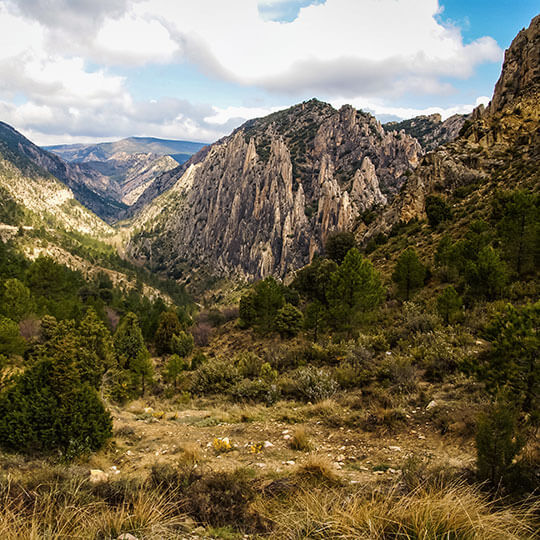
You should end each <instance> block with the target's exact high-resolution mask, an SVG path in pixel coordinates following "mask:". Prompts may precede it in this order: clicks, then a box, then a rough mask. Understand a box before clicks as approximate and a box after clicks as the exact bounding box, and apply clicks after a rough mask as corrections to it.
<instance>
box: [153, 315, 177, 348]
mask: <svg viewBox="0 0 540 540" xmlns="http://www.w3.org/2000/svg"><path fill="white" fill-rule="evenodd" d="M181 331H182V325H181V324H180V320H179V319H178V315H177V314H176V312H174V311H172V310H169V311H165V312H163V313H162V314H161V315H160V316H159V323H158V327H157V330H156V335H155V339H154V341H155V344H156V350H157V353H158V354H171V353H173V352H174V351H173V350H172V347H171V345H172V339H173V336H174V335H177V336H178V335H179V334H180V332H181Z"/></svg>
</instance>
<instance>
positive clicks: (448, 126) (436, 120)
mask: <svg viewBox="0 0 540 540" xmlns="http://www.w3.org/2000/svg"><path fill="white" fill-rule="evenodd" d="M468 117H469V115H466V114H455V115H453V116H450V118H447V119H446V120H445V121H444V122H443V120H442V117H441V115H440V114H430V115H428V116H416V117H415V118H411V119H409V120H403V121H402V122H388V123H387V124H384V125H383V128H384V129H385V130H386V131H396V132H398V133H399V132H403V133H406V134H407V135H410V136H411V137H414V138H416V139H417V140H418V142H419V143H420V145H421V146H422V148H423V149H424V150H425V151H430V150H435V149H436V148H438V147H439V146H442V145H443V144H446V143H449V142H451V141H453V140H454V139H456V138H457V136H458V135H459V132H460V130H461V128H462V127H463V124H465V122H466V120H467V119H468Z"/></svg>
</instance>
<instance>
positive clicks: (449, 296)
mask: <svg viewBox="0 0 540 540" xmlns="http://www.w3.org/2000/svg"><path fill="white" fill-rule="evenodd" d="M462 305H463V302H462V300H461V298H460V297H459V295H458V293H457V292H456V289H454V287H452V285H450V286H448V287H446V289H444V291H443V292H442V293H441V294H440V295H439V296H438V297H437V311H438V312H439V315H440V316H441V318H442V320H443V321H444V322H445V323H446V324H450V323H451V322H453V321H455V320H456V318H457V317H458V316H459V313H460V311H461V306H462Z"/></svg>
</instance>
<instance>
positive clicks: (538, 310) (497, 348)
mask: <svg viewBox="0 0 540 540" xmlns="http://www.w3.org/2000/svg"><path fill="white" fill-rule="evenodd" d="M539 327H540V302H536V304H532V305H527V306H525V307H522V308H515V307H514V306H512V305H511V304H508V306H507V307H506V309H505V310H504V312H503V313H501V314H499V315H498V316H497V317H496V318H495V320H494V321H493V322H492V323H491V324H490V326H489V327H488V328H487V330H486V337H487V339H489V341H490V342H491V349H490V350H489V351H487V352H486V353H485V354H484V355H483V356H482V358H481V361H480V362H479V363H477V364H475V365H474V366H473V369H474V370H475V371H476V373H477V375H478V377H479V378H480V379H481V380H482V381H485V382H486V384H487V387H488V390H490V391H491V393H492V394H493V395H496V394H497V393H498V392H499V391H501V390H502V389H505V388H507V389H508V390H509V392H508V396H509V398H511V399H512V400H513V401H514V402H515V404H516V405H517V407H518V409H520V410H521V409H522V410H524V411H526V412H528V413H531V414H533V416H535V417H536V416H538V415H539V414H540V411H539V401H538V398H539V396H540V360H539V355H538V351H539V350H540V336H539V335H538V328H539Z"/></svg>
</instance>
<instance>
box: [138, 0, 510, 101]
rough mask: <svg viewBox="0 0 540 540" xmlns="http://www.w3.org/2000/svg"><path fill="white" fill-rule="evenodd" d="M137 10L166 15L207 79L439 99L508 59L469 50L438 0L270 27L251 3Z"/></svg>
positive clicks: (333, 1)
mask: <svg viewBox="0 0 540 540" xmlns="http://www.w3.org/2000/svg"><path fill="white" fill-rule="evenodd" d="M135 9H136V12H137V13H138V14H139V16H141V17H145V18H152V17H158V18H159V20H160V21H161V22H162V24H163V25H165V26H166V27H167V28H168V29H169V32H170V34H171V36H173V37H174V38H175V39H176V40H177V41H178V42H179V44H180V50H181V51H183V55H184V57H185V58H187V59H188V60H195V61H197V62H198V63H199V64H201V65H202V67H203V68H205V69H206V70H207V71H208V72H209V73H211V74H213V75H216V76H220V77H228V78H229V79H231V80H233V81H235V82H237V83H240V84H245V85H257V86H261V87H263V88H266V89H269V90H275V91H279V92H293V93H297V92H302V91H308V90H309V91H312V92H313V91H316V92H321V93H322V92H325V93H326V94H328V95H335V94H336V91H337V88H340V89H341V93H343V92H344V91H345V92H347V93H348V94H350V95H353V94H355V93H356V94H358V93H360V92H361V93H363V94H370V95H381V94H383V95H384V94H388V95H395V88H399V89H400V91H401V92H402V93H403V92H405V91H407V90H414V91H418V90H419V89H424V90H425V91H426V92H433V91H439V89H440V85H441V83H440V82H439V81H438V79H439V78H446V77H459V78H466V77H469V76H470V75H471V74H472V73H473V72H474V69H475V67H476V66H477V65H478V64H480V63H482V62H486V61H497V60H500V59H501V55H502V52H501V50H500V48H499V47H498V45H497V44H496V42H495V41H494V40H493V39H492V38H489V37H483V38H480V39H478V40H476V41H474V42H472V43H470V44H467V45H465V44H464V43H463V41H462V38H461V35H460V33H459V30H458V29H456V28H455V27H452V26H450V27H445V26H443V25H441V24H440V23H439V22H438V21H437V18H436V15H437V14H438V12H439V6H438V2H437V1H436V0H363V1H362V2H358V1H357V2H351V1H350V0H327V1H326V2H325V3H323V4H317V5H311V6H308V7H304V8H302V9H301V10H300V12H299V14H298V17H297V18H296V19H295V20H294V21H292V22H290V23H287V24H281V23H278V22H274V21H268V20H263V19H262V18H261V17H260V16H259V13H258V10H257V5H256V3H255V2H253V1H252V0H235V2H234V8H233V7H231V3H230V2H221V1H217V0H198V1H197V3H196V4H195V3H187V2H182V3H180V2H173V1H172V0H147V1H146V2H141V3H140V4H137V6H136V7H135ZM201 13H204V14H205V16H204V17H201ZM422 81H425V83H426V84H425V85H422V84H421V82H422ZM389 89H391V90H390V91H389Z"/></svg>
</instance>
